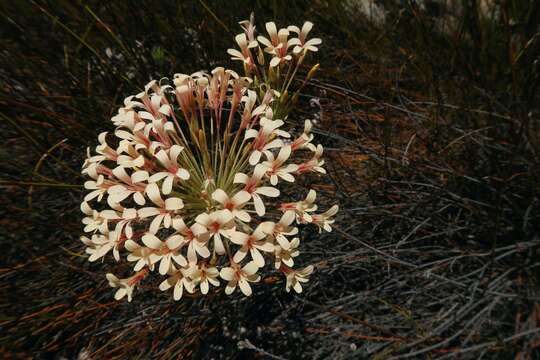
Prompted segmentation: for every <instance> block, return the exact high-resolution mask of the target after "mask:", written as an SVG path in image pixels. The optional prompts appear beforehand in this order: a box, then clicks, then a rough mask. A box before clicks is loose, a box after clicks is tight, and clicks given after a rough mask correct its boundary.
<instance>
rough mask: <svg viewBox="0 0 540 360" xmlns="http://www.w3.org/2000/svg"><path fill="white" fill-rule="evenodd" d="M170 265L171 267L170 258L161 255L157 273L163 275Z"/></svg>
mask: <svg viewBox="0 0 540 360" xmlns="http://www.w3.org/2000/svg"><path fill="white" fill-rule="evenodd" d="M170 267H171V258H170V257H168V256H167V257H163V258H162V259H161V262H160V263H159V273H160V274H161V275H165V274H166V273H167V271H168V270H169V268H170Z"/></svg>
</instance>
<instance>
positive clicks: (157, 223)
mask: <svg viewBox="0 0 540 360" xmlns="http://www.w3.org/2000/svg"><path fill="white" fill-rule="evenodd" d="M164 218H165V215H158V216H156V217H155V218H154V219H153V220H152V222H151V223H150V227H149V229H148V230H150V232H151V233H154V234H155V233H157V232H158V231H159V228H160V227H161V222H162V221H163V219H164Z"/></svg>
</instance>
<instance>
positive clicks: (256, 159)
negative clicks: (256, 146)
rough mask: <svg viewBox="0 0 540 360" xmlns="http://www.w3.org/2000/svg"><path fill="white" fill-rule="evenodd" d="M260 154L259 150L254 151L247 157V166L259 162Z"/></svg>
mask: <svg viewBox="0 0 540 360" xmlns="http://www.w3.org/2000/svg"><path fill="white" fill-rule="evenodd" d="M261 154H262V153H261V152H260V151H259V150H254V151H253V152H252V153H251V155H250V156H249V164H250V165H252V166H253V165H256V164H257V163H258V162H259V161H260V160H261Z"/></svg>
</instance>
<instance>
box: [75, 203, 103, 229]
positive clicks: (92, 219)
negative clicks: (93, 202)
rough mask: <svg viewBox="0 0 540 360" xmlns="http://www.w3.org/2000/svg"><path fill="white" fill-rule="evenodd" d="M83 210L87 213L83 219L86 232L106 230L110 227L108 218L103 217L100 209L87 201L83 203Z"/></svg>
mask: <svg viewBox="0 0 540 360" xmlns="http://www.w3.org/2000/svg"><path fill="white" fill-rule="evenodd" d="M81 211H82V212H83V213H84V214H85V215H86V217H85V218H83V219H82V223H83V224H84V225H85V227H84V229H83V231H84V232H94V231H97V230H99V231H100V232H104V231H106V229H107V228H108V227H107V219H105V218H103V217H102V216H101V214H100V212H99V211H97V210H94V209H92V208H91V207H90V205H88V203H87V202H86V201H83V202H82V203H81Z"/></svg>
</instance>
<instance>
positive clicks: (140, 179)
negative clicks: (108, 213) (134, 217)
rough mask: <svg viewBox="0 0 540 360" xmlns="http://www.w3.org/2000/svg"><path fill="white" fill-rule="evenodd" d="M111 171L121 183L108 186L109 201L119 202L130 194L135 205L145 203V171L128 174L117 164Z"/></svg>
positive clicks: (146, 175) (146, 178)
mask: <svg viewBox="0 0 540 360" xmlns="http://www.w3.org/2000/svg"><path fill="white" fill-rule="evenodd" d="M112 173H113V175H114V176H115V177H116V178H117V179H118V180H120V181H121V182H122V184H120V183H119V184H117V185H113V186H111V187H109V188H108V190H107V193H108V194H109V199H108V200H109V202H110V203H119V202H121V201H123V200H125V199H126V198H127V197H129V196H130V195H132V196H133V200H134V201H135V202H136V203H137V205H144V204H145V202H146V201H145V199H144V195H143V194H144V191H145V189H146V183H145V181H147V180H148V172H147V171H134V172H133V173H132V174H131V176H130V175H128V174H127V172H126V170H125V168H124V167H122V166H118V167H116V168H114V169H113V171H112Z"/></svg>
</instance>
